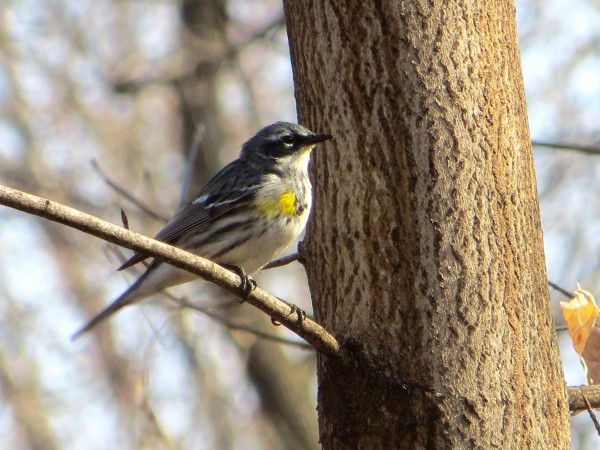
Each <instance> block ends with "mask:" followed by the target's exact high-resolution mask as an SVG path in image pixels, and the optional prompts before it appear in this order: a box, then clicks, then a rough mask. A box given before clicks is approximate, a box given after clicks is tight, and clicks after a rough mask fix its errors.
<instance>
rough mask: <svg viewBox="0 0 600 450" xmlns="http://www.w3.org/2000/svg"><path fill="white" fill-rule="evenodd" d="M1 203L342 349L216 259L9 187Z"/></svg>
mask: <svg viewBox="0 0 600 450" xmlns="http://www.w3.org/2000/svg"><path fill="white" fill-rule="evenodd" d="M0 204H2V205H5V206H9V207H11V208H14V209H18V210H20V211H24V212H28V213H30V214H35V215H37V216H39V217H44V218H46V219H48V220H51V221H54V222H58V223H62V224H64V225H67V226H69V227H72V228H75V229H78V230H80V231H83V232H85V233H88V234H91V235H93V236H96V237H99V238H101V239H103V240H105V241H108V242H112V243H113V244H117V245H121V246H123V247H127V248H129V249H131V250H134V251H136V252H141V253H144V254H147V255H148V256H151V257H154V258H158V259H159V260H161V261H164V262H166V263H168V264H171V265H173V266H175V267H178V268H180V269H183V270H187V271H188V272H191V273H193V274H195V275H198V276H199V277H202V278H203V279H205V280H207V281H210V282H212V283H214V284H216V285H217V286H220V287H221V288H223V289H225V290H226V291H228V292H231V293H232V294H234V295H235V296H237V297H239V298H242V299H244V300H245V301H246V302H247V303H249V304H251V305H252V306H255V307H256V308H258V309H260V310H261V311H263V312H264V313H266V314H268V315H269V317H271V319H273V320H275V321H277V322H279V323H281V324H282V325H284V326H285V327H287V328H289V329H290V330H291V331H293V332H294V333H296V334H297V335H298V336H300V337H301V338H303V339H304V340H306V341H307V342H308V343H309V344H311V345H312V346H313V347H315V349H316V350H317V351H318V352H321V353H323V354H326V355H331V356H333V355H335V354H337V353H338V351H339V344H338V342H337V341H336V339H335V338H334V337H333V336H332V335H331V334H329V333H328V332H327V330H325V329H324V328H323V327H321V326H320V325H319V324H318V323H316V322H314V321H313V320H311V319H310V318H305V319H303V320H299V319H298V315H297V311H296V310H294V309H293V308H290V306H289V305H287V304H286V303H285V302H282V301H281V300H280V299H278V298H277V297H274V296H272V295H270V294H269V293H267V292H265V291H264V290H262V289H260V288H258V287H256V288H254V289H253V290H252V291H250V293H248V294H247V295H246V293H245V292H242V290H241V289H240V277H239V275H237V274H235V273H233V272H230V271H229V270H227V269H225V268H223V267H221V266H219V265H218V264H215V263H213V262H212V261H209V260H207V259H204V258H202V257H200V256H197V255H194V254H192V253H189V252H186V251H184V250H181V249H178V248H176V247H173V246H171V245H168V244H165V243H164V242H160V241H157V240H154V239H150V238H149V237H146V236H143V235H141V234H138V233H134V232H132V231H130V230H126V229H125V228H122V227H119V226H116V225H113V224H111V223H108V222H105V221H104V220H101V219H99V218H97V217H94V216H91V215H89V214H86V213H84V212H82V211H78V210H76V209H73V208H69V207H67V206H64V205H61V204H60V203H56V202H51V201H50V200H46V199H44V198H41V197H36V196H34V195H31V194H27V193H25V192H21V191H18V190H16V189H12V188H9V187H5V186H0Z"/></svg>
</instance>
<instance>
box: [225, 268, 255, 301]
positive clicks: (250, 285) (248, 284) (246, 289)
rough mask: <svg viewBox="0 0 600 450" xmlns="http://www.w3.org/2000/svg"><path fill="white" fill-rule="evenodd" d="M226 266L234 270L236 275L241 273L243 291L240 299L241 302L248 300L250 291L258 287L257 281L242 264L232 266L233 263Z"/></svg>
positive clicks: (241, 289)
mask: <svg viewBox="0 0 600 450" xmlns="http://www.w3.org/2000/svg"><path fill="white" fill-rule="evenodd" d="M225 267H226V268H228V269H229V270H231V271H232V272H234V273H235V274H236V275H239V277H240V292H241V293H242V298H241V299H240V301H239V302H240V303H244V302H245V301H246V299H247V298H248V296H249V295H250V292H252V291H253V290H254V288H256V281H254V279H253V278H252V277H251V276H250V275H248V274H246V271H245V270H244V268H243V267H240V266H232V265H229V264H228V265H226V266H225Z"/></svg>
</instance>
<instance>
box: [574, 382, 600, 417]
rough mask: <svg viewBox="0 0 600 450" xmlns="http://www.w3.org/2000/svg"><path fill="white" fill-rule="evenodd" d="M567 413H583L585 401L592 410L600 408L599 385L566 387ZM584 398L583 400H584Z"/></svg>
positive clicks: (585, 407) (585, 406)
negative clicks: (567, 398)
mask: <svg viewBox="0 0 600 450" xmlns="http://www.w3.org/2000/svg"><path fill="white" fill-rule="evenodd" d="M567 395H568V396H569V411H571V412H574V411H585V410H586V409H587V405H586V399H587V401H588V402H589V404H590V405H591V406H592V408H600V385H591V386H568V387H567ZM584 397H585V398H584Z"/></svg>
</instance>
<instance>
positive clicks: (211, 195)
mask: <svg viewBox="0 0 600 450" xmlns="http://www.w3.org/2000/svg"><path fill="white" fill-rule="evenodd" d="M331 137H332V136H330V135H329V134H316V133H313V132H312V131H309V130H307V129H306V128H304V127H302V126H300V125H296V124H293V123H288V122H276V123H274V124H272V125H269V126H267V127H265V128H263V129H262V130H260V131H259V132H258V133H256V135H254V136H253V137H252V138H250V140H248V142H246V143H245V144H244V145H243V146H242V150H241V152H240V156H239V158H238V159H236V160H235V161H233V162H231V163H229V164H228V165H227V166H225V167H224V168H223V169H222V170H221V171H220V172H219V173H218V174H217V175H215V177H214V178H213V179H212V180H210V181H209V182H208V184H207V185H206V186H204V188H202V190H201V191H200V194H198V197H197V198H196V199H195V200H194V201H193V202H191V203H190V204H188V205H187V206H185V207H184V208H182V209H181V210H180V211H179V212H178V213H177V214H176V215H175V216H174V217H173V218H172V219H171V220H170V221H169V222H168V223H167V224H166V225H165V227H164V228H163V229H162V230H160V231H159V232H158V234H157V235H156V237H155V239H157V240H159V241H163V242H166V243H169V244H171V245H174V246H176V247H180V248H182V249H184V250H187V251H190V252H192V253H196V254H198V255H201V256H204V257H205V258H208V259H210V260H212V261H214V262H216V263H218V264H221V265H225V266H229V267H234V268H237V269H239V271H240V272H241V273H240V275H241V276H242V278H243V277H244V276H245V275H244V273H248V274H252V273H254V272H256V271H257V270H259V269H260V268H261V267H263V266H264V265H265V264H267V263H268V262H269V261H271V260H272V259H273V258H275V257H276V256H277V255H278V254H279V253H281V252H282V251H283V250H284V249H285V248H286V247H288V246H289V245H290V244H291V243H292V242H294V241H295V240H296V239H297V238H298V236H299V235H300V233H301V232H302V230H303V229H304V226H305V225H306V221H307V220H308V215H309V213H310V207H311V203H312V193H311V185H310V181H309V179H308V161H309V158H310V152H311V150H312V149H313V148H314V147H315V145H316V144H317V143H319V142H323V141H326V140H328V139H331ZM146 258H147V256H146V255H144V254H143V253H136V254H134V255H133V256H132V257H131V258H130V259H129V260H128V261H127V262H125V264H123V265H122V266H121V267H119V269H118V270H123V269H126V268H128V267H131V266H133V265H134V264H137V263H139V262H141V261H143V260H144V259H146ZM194 279H197V277H196V276H195V275H193V274H191V273H189V272H186V271H184V270H181V269H178V268H176V267H173V266H171V265H170V264H165V263H162V262H161V261H159V260H154V261H153V262H152V263H151V264H150V265H149V266H148V269H146V272H145V273H144V274H143V275H142V276H140V277H139V278H138V280H137V281H136V282H135V283H133V284H132V285H131V287H129V289H127V290H126V291H125V292H124V293H123V294H122V295H121V296H120V297H118V298H117V299H116V300H115V301H114V302H113V303H111V304H110V305H109V306H108V307H107V308H106V309H104V310H103V311H102V312H100V314H98V315H97V316H96V317H94V318H93V319H92V320H91V321H90V322H89V323H88V324H87V325H85V326H84V327H83V328H81V329H80V330H79V331H78V332H77V333H76V334H75V335H74V336H73V338H74V339H76V338H77V337H79V336H81V335H82V334H84V333H86V332H88V331H90V330H91V329H92V328H94V327H95V326H96V325H98V324H99V323H100V322H102V321H104V320H105V319H107V318H108V317H110V316H112V315H113V314H114V313H116V312H117V311H119V310H120V309H121V308H123V307H125V306H128V305H131V304H132V303H135V302H138V301H140V300H142V299H144V298H146V297H148V296H150V295H153V294H156V293H158V292H160V291H162V290H163V289H166V288H168V287H171V286H176V285H178V284H182V283H187V282H189V281H192V280H194Z"/></svg>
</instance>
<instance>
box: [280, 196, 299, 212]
mask: <svg viewBox="0 0 600 450" xmlns="http://www.w3.org/2000/svg"><path fill="white" fill-rule="evenodd" d="M279 205H280V206H281V211H282V212H283V214H285V215H286V216H293V215H294V214H296V196H295V195H294V194H292V193H291V192H284V193H283V194H281V197H279Z"/></svg>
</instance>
